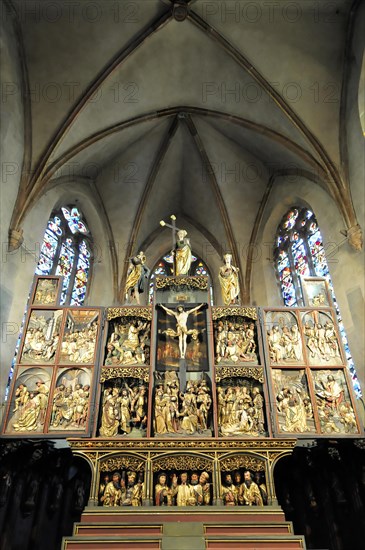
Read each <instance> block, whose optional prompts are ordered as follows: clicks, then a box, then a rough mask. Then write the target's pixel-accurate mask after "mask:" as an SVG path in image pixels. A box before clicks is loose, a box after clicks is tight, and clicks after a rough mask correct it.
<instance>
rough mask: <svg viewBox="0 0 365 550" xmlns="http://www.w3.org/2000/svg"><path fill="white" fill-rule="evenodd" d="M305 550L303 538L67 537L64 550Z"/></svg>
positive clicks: (278, 536) (277, 536)
mask: <svg viewBox="0 0 365 550" xmlns="http://www.w3.org/2000/svg"><path fill="white" fill-rule="evenodd" d="M157 549H160V550H305V542H304V539H303V537H301V536H296V535H289V536H288V535H286V536H283V535H281V536H280V535H270V536H266V537H265V536H254V535H250V536H245V537H242V536H239V537H237V536H231V537H224V538H223V537H221V536H217V537H216V536H203V537H198V536H195V535H194V536H189V535H188V534H185V535H184V536H181V535H180V536H166V537H165V536H162V535H159V536H156V535H155V536H151V537H148V536H145V537H144V536H136V537H133V538H130V537H123V538H121V537H81V536H77V537H64V539H63V544H62V550H157Z"/></svg>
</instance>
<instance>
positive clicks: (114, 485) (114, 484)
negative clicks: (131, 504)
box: [103, 472, 122, 506]
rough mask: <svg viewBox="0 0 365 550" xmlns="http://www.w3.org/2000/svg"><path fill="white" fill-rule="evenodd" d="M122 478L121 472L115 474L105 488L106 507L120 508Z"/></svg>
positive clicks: (104, 499)
mask: <svg viewBox="0 0 365 550" xmlns="http://www.w3.org/2000/svg"><path fill="white" fill-rule="evenodd" d="M121 478H122V476H121V475H120V473H119V472H114V474H113V477H112V480H111V481H109V483H108V484H107V485H106V487H105V491H104V494H103V505H104V506H120V501H121V498H122V488H121V484H120V482H121Z"/></svg>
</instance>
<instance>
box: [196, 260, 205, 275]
mask: <svg viewBox="0 0 365 550" xmlns="http://www.w3.org/2000/svg"><path fill="white" fill-rule="evenodd" d="M195 275H208V272H207V270H206V269H205V267H204V265H203V264H202V262H199V265H198V266H197V268H196V269H195Z"/></svg>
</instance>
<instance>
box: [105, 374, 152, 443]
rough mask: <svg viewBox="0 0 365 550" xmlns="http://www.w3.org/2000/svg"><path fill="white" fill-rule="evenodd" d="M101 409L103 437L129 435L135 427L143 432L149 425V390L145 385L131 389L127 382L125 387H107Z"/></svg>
mask: <svg viewBox="0 0 365 550" xmlns="http://www.w3.org/2000/svg"><path fill="white" fill-rule="evenodd" d="M101 409H102V417H101V426H100V429H99V435H100V436H101V437H115V436H117V435H119V434H121V435H128V434H130V433H131V431H132V428H133V427H134V426H135V427H136V428H137V429H139V430H142V431H143V430H144V429H145V428H146V425H147V388H146V386H144V385H136V386H134V387H133V388H130V387H129V386H128V384H127V383H126V382H124V384H123V387H120V386H114V387H107V388H105V389H104V393H103V398H102V405H101Z"/></svg>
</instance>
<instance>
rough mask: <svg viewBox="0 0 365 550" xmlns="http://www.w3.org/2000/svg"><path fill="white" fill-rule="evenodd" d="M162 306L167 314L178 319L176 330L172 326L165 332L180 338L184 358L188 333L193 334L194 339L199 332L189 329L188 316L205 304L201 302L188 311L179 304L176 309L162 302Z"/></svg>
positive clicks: (181, 353)
mask: <svg viewBox="0 0 365 550" xmlns="http://www.w3.org/2000/svg"><path fill="white" fill-rule="evenodd" d="M160 306H161V307H162V309H164V310H165V311H166V313H167V315H171V316H172V317H175V319H176V331H175V330H173V329H171V328H168V329H167V330H164V331H163V334H166V335H167V336H170V337H171V338H176V337H178V338H179V350H180V357H181V359H184V358H185V353H186V340H187V337H188V335H191V336H192V338H193V340H196V339H197V337H198V333H199V331H198V330H197V329H188V326H187V321H188V317H189V315H190V314H191V313H194V312H195V311H198V309H200V308H201V307H202V306H203V304H199V305H198V306H196V307H194V308H193V309H189V310H188V311H185V309H184V308H183V306H178V307H177V308H176V311H173V310H172V309H169V308H168V307H165V306H164V305H162V304H160Z"/></svg>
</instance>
